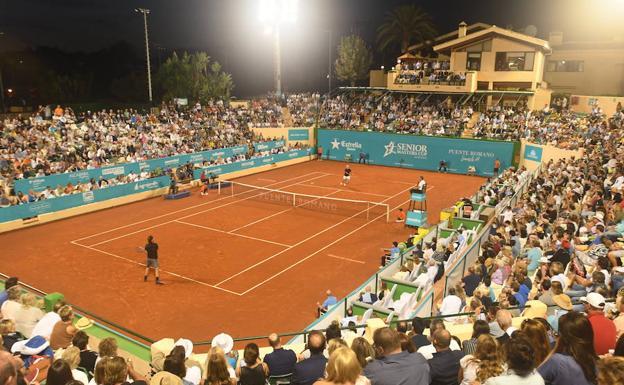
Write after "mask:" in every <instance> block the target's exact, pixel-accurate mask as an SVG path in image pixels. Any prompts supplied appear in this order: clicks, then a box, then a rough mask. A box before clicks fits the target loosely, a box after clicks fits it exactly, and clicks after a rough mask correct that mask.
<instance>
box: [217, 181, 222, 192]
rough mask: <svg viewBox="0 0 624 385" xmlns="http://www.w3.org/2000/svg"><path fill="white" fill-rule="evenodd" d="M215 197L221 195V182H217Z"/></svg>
mask: <svg viewBox="0 0 624 385" xmlns="http://www.w3.org/2000/svg"><path fill="white" fill-rule="evenodd" d="M217 195H221V181H218V182H217Z"/></svg>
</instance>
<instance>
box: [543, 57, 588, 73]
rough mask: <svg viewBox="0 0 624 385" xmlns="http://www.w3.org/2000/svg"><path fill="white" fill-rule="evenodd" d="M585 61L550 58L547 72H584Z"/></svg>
mask: <svg viewBox="0 0 624 385" xmlns="http://www.w3.org/2000/svg"><path fill="white" fill-rule="evenodd" d="M584 70H585V63H584V62H583V61H582V60H549V61H548V64H547V65H546V71H547V72H583V71H584Z"/></svg>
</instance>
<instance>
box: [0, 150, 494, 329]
mask: <svg viewBox="0 0 624 385" xmlns="http://www.w3.org/2000/svg"><path fill="white" fill-rule="evenodd" d="M343 166H344V164H343V163H338V162H327V161H322V162H307V163H303V164H299V165H295V166H290V167H286V168H282V169H276V170H272V171H268V172H264V173H260V174H255V175H250V176H247V177H243V178H240V179H237V180H235V181H234V183H233V184H232V185H229V186H225V185H223V186H222V188H221V190H220V193H218V192H217V191H211V192H210V194H209V195H208V196H200V194H199V193H198V192H197V191H196V190H194V191H193V194H192V195H191V197H190V198H187V199H183V200H179V201H164V200H162V199H161V198H155V199H150V200H146V201H142V202H138V203H134V204H129V205H126V206H122V207H117V208H112V209H108V210H104V211H100V212H95V213H91V214H87V215H83V216H79V217H75V218H70V219H66V220H63V221H59V222H55V223H50V224H46V225H43V226H37V227H33V228H29V229H25V230H21V231H16V232H12V233H8V234H2V235H0V243H1V244H3V245H6V247H3V249H5V250H6V251H5V252H4V253H3V254H4V258H10V259H11V260H12V263H11V266H10V268H9V269H7V270H10V271H7V272H8V273H11V274H13V275H18V276H19V277H20V279H22V280H23V281H25V282H28V283H30V284H32V285H34V286H36V287H38V288H40V289H42V290H44V291H59V292H62V293H63V294H65V295H66V296H67V297H68V299H69V300H70V301H71V302H73V303H76V304H77V305H79V306H81V307H83V308H85V309H88V310H91V311H93V312H94V313H96V314H98V315H100V316H102V317H103V318H105V319H108V320H110V321H113V322H116V323H118V324H121V325H124V326H126V327H128V328H130V329H133V330H135V331H137V332H139V333H141V334H144V335H146V336H148V337H151V338H155V339H157V338H161V337H165V336H170V337H179V336H185V337H188V338H192V339H195V340H200V339H206V338H209V337H212V336H213V335H215V334H217V333H219V332H222V331H226V332H228V333H229V334H231V335H233V336H235V337H243V336H250V335H260V334H267V333H269V332H271V331H280V332H286V331H296V330H301V329H302V328H303V327H305V326H306V325H307V324H309V323H310V322H311V321H312V320H313V319H314V316H315V304H316V302H317V301H321V300H322V299H323V296H324V292H325V290H326V289H328V288H330V289H332V290H333V292H334V293H335V294H336V296H338V297H342V296H344V295H346V294H347V293H349V292H350V291H352V290H353V289H354V288H355V287H357V286H358V285H359V284H360V283H361V282H363V281H364V280H365V279H366V278H368V277H369V276H370V275H371V274H373V273H374V272H375V271H376V270H377V269H378V267H379V256H380V255H381V253H382V252H381V250H380V248H382V247H387V246H388V245H389V244H390V243H391V242H392V241H393V240H399V241H402V240H404V239H405V238H406V237H407V235H408V234H409V233H410V231H409V229H405V228H404V227H403V225H402V224H396V223H394V212H395V210H396V209H397V208H398V207H404V208H407V204H408V202H409V193H408V191H409V189H410V188H411V187H412V186H413V185H415V184H416V183H417V180H418V177H419V176H420V175H424V176H425V178H426V180H427V182H428V211H429V218H430V221H435V220H436V219H437V217H438V214H439V211H440V210H441V209H442V208H443V207H447V206H449V205H451V204H452V203H454V202H455V201H456V200H457V199H458V198H460V197H463V196H469V195H472V194H473V193H474V192H475V191H476V190H477V189H478V187H479V186H480V185H481V184H482V183H483V179H482V178H479V177H470V176H462V175H447V174H437V173H431V172H423V171H417V170H407V169H398V168H388V167H379V166H368V165H367V166H359V165H354V166H353V167H352V168H353V177H352V180H351V184H350V185H349V186H348V187H344V186H340V185H339V184H340V181H341V175H342V168H343ZM388 213H390V221H389V222H387V217H388ZM148 235H153V236H154V238H155V240H156V242H157V243H158V244H159V246H160V253H159V256H160V262H161V269H162V271H161V275H162V279H163V280H164V281H165V283H166V285H165V286H161V287H157V286H156V285H154V281H153V277H151V280H150V281H149V282H148V283H144V282H143V280H142V276H143V269H144V265H143V263H144V259H145V256H144V253H141V252H138V250H137V247H139V246H142V245H144V243H145V239H146V237H147V236H148ZM33 266H35V268H33ZM269 315H270V316H269ZM226 325H227V330H225V329H224V328H225V327H226Z"/></svg>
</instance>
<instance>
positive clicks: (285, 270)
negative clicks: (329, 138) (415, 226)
mask: <svg viewBox="0 0 624 385" xmlns="http://www.w3.org/2000/svg"><path fill="white" fill-rule="evenodd" d="M434 187H435V186H431V187H429V188H427V191H430V190H433V188H434ZM407 190H408V189H405V190H402V191H400V192H399V193H397V194H395V195H393V196H392V197H390V198H388V200H389V199H392V198H394V197H395V196H397V195H399V194H402V193H403V192H405V191H407ZM410 201H411V199H408V200H406V201H404V202H402V203H401V204H399V205H398V206H395V207H393V208H392V210H396V209H398V208H399V207H401V206H403V205H404V204H406V203H409V202H410ZM381 203H383V202H381ZM384 215H386V214H381V215H379V216H378V217H376V218H373V219H371V220H369V221H368V222H366V223H364V224H363V225H362V226H360V227H358V228H356V229H355V230H353V231H351V232H349V233H347V234H345V235H343V236H342V237H340V238H338V239H336V240H335V241H333V242H331V243H330V244H328V245H326V246H323V247H322V248H320V249H318V250H317V251H315V252H313V253H312V254H310V255H308V256H307V257H305V258H303V259H300V260H298V261H297V262H295V263H294V264H292V265H290V266H288V267H287V268H285V269H283V270H281V271H278V272H277V273H275V274H273V275H272V276H270V277H269V278H267V279H265V280H264V281H262V282H260V283H258V284H256V285H255V286H253V287H251V288H249V289H247V290H245V291H244V292H242V293H241V295H245V294H247V293H249V292H250V291H252V290H254V289H255V288H257V287H259V286H262V285H264V284H265V283H267V282H269V281H270V280H272V279H273V278H275V277H278V276H280V275H281V274H283V273H285V272H287V271H288V270H290V269H292V268H293V267H295V266H297V265H298V264H300V263H302V262H304V261H306V260H308V259H310V258H312V257H313V256H315V255H316V254H318V253H320V252H321V251H323V250H325V249H327V248H328V247H330V246H333V245H335V244H336V243H338V242H340V241H342V240H343V239H345V238H346V237H348V236H350V235H351V234H353V233H355V232H357V231H360V230H361V229H363V228H364V227H366V226H368V225H369V224H371V223H373V222H374V221H376V220H377V219H379V218H381V217H383V216H384ZM319 234H320V233H319ZM287 250H288V249H287ZM228 279H229V278H228ZM220 284H221V282H219V283H217V286H218V285H220Z"/></svg>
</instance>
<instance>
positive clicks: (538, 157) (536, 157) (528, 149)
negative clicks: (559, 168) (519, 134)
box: [524, 144, 542, 162]
mask: <svg viewBox="0 0 624 385" xmlns="http://www.w3.org/2000/svg"><path fill="white" fill-rule="evenodd" d="M524 159H526V160H532V161H534V162H541V161H542V148H541V147H538V146H531V145H530V144H527V145H525V146H524Z"/></svg>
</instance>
